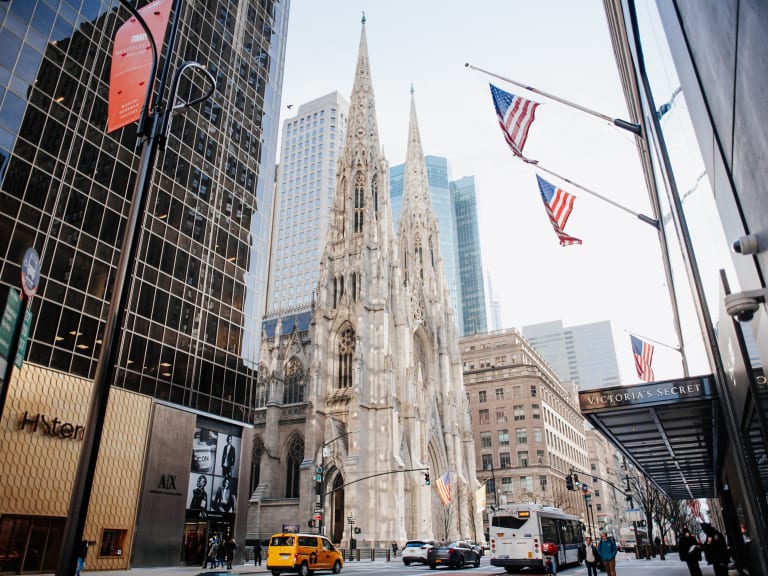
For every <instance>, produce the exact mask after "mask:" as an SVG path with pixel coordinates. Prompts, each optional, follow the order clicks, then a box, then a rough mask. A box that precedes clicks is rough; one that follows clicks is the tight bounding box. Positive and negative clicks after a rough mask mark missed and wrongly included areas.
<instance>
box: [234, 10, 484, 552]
mask: <svg viewBox="0 0 768 576" xmlns="http://www.w3.org/2000/svg"><path fill="white" fill-rule="evenodd" d="M405 168H406V170H405V177H404V190H403V201H402V212H401V216H400V220H399V222H398V229H399V231H400V232H399V235H398V236H397V237H396V236H395V233H394V226H393V220H392V211H391V207H390V200H389V164H388V162H387V160H386V159H385V158H384V155H383V153H382V150H381V147H380V145H379V131H378V126H377V121H376V105H375V99H374V93H373V84H372V81H371V69H370V66H369V58H368V47H367V42H366V34H365V21H364V20H363V27H362V32H361V36H360V47H359V52H358V59H357V66H356V70H355V79H354V85H353V88H352V95H351V98H350V109H349V116H348V123H347V133H346V139H345V142H344V148H343V152H342V155H341V157H340V158H339V160H338V163H337V171H336V194H335V200H334V204H333V207H332V208H331V210H330V214H329V218H330V220H329V225H328V233H327V237H326V240H325V248H324V252H323V255H322V258H321V263H320V275H319V281H318V286H317V291H316V294H317V297H316V300H315V302H313V304H312V306H311V307H310V308H307V309H306V310H304V311H296V310H292V311H291V313H290V314H288V313H286V314H275V315H273V316H271V317H268V318H266V319H265V322H264V328H263V340H262V346H261V351H260V356H259V378H260V380H261V389H262V390H264V391H265V392H264V393H265V394H266V398H265V399H264V400H265V402H264V405H265V408H264V410H262V411H260V413H259V414H257V416H256V417H255V418H254V423H255V441H254V446H255V448H254V470H253V475H254V479H255V483H254V484H255V489H254V490H253V492H252V494H251V497H250V506H249V513H248V526H247V532H248V538H249V539H255V538H266V537H268V536H269V534H272V533H276V532H280V531H282V530H283V529H297V530H301V531H305V532H317V531H318V530H319V531H320V532H321V533H323V534H325V535H326V536H328V537H329V538H330V539H331V540H332V541H333V542H336V543H340V544H341V545H342V546H345V547H346V546H349V545H350V543H351V542H350V539H351V538H355V539H356V541H357V544H358V545H359V546H360V545H362V542H365V543H366V546H384V545H387V546H388V545H389V544H390V543H391V542H397V543H400V544H401V545H402V543H403V542H404V541H405V540H407V539H412V538H434V539H449V538H455V537H465V538H474V539H476V540H482V539H483V538H482V519H481V515H480V512H479V509H478V506H479V505H482V503H481V502H478V499H477V497H476V493H477V490H478V488H480V484H479V483H478V481H477V478H476V476H475V450H474V444H473V440H472V433H471V429H470V422H469V412H468V406H467V399H466V395H465V392H464V387H463V384H462V366H461V359H460V355H459V348H458V335H457V329H456V323H455V319H454V311H453V308H452V307H451V305H450V299H449V291H448V287H447V285H446V281H445V275H444V272H443V260H442V257H441V255H440V250H439V242H438V225H437V218H436V216H435V214H434V213H433V210H432V204H431V200H430V192H429V185H428V181H427V174H426V165H425V162H424V154H423V151H422V145H421V137H420V134H419V127H418V124H417V119H416V108H415V103H414V101H413V95H412V96H411V116H410V126H409V131H408V150H407V158H406V163H405ZM426 474H429V482H427V481H426V480H427V477H426ZM443 484H444V486H443Z"/></svg>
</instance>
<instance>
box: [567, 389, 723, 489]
mask: <svg viewBox="0 0 768 576" xmlns="http://www.w3.org/2000/svg"><path fill="white" fill-rule="evenodd" d="M579 404H580V406H581V412H582V414H583V415H584V416H585V417H586V418H587V419H588V420H589V421H590V422H591V423H592V425H593V426H594V427H595V428H596V429H598V430H599V431H600V432H602V433H603V434H604V435H605V436H606V437H607V438H608V439H609V440H610V441H611V442H612V443H613V444H614V445H615V446H616V447H617V448H618V449H619V450H620V451H621V452H622V453H623V454H624V456H626V458H627V460H630V461H631V462H632V463H633V464H634V465H635V466H636V467H637V468H638V469H639V470H641V471H642V472H643V474H645V475H646V476H647V477H648V478H650V479H651V480H652V481H653V482H654V483H655V484H656V485H657V486H658V487H659V488H660V489H661V490H662V491H664V492H665V493H666V494H667V496H669V497H670V498H671V499H673V500H683V499H691V498H714V497H715V469H716V463H717V405H716V397H715V392H714V380H713V378H712V376H711V375H708V376H699V377H694V378H682V379H679V380H667V381H665V382H654V383H652V384H638V385H634V386H615V387H611V388H601V389H595V390H585V391H582V392H579Z"/></svg>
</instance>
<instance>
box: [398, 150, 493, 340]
mask: <svg viewBox="0 0 768 576" xmlns="http://www.w3.org/2000/svg"><path fill="white" fill-rule="evenodd" d="M425 161H426V163H427V177H428V179H429V189H430V193H431V196H432V207H433V209H434V211H435V214H436V215H437V218H438V222H439V224H440V251H441V253H442V254H443V264H444V268H445V274H446V279H447V281H448V283H449V287H450V291H451V301H452V302H453V304H454V310H455V311H456V322H457V326H458V328H459V334H460V335H464V334H466V333H479V332H485V331H486V330H487V320H486V310H485V288H484V286H483V275H482V269H483V265H482V255H481V252H480V232H479V226H478V220H477V197H476V191H475V179H474V177H473V176H465V177H464V178H461V179H459V180H455V181H451V180H450V169H449V166H448V160H447V159H445V158H442V157H440V156H425ZM404 168H405V164H398V165H397V166H393V167H392V168H391V169H390V171H389V174H390V198H391V200H392V217H393V218H394V219H395V223H397V220H398V218H399V215H400V206H401V203H402V195H403V174H404ZM395 230H397V228H395Z"/></svg>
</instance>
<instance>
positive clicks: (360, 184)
mask: <svg viewBox="0 0 768 576" xmlns="http://www.w3.org/2000/svg"><path fill="white" fill-rule="evenodd" d="M354 201H355V206H354V210H355V215H354V228H353V232H354V233H355V234H359V233H361V232H362V231H363V213H364V212H365V179H364V178H363V175H362V174H361V173H360V172H358V173H357V174H356V175H355V197H354Z"/></svg>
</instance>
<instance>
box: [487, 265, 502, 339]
mask: <svg viewBox="0 0 768 576" xmlns="http://www.w3.org/2000/svg"><path fill="white" fill-rule="evenodd" d="M488 301H489V303H490V304H489V307H490V309H491V332H496V330H501V328H502V322H501V302H499V300H498V299H497V298H496V295H495V294H494V293H493V284H492V283H491V272H490V270H489V271H488Z"/></svg>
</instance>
